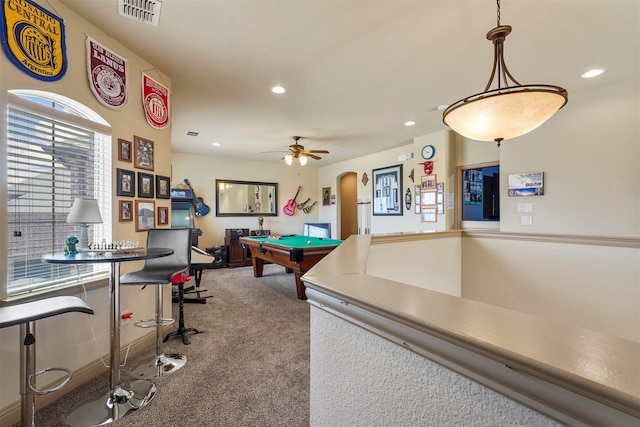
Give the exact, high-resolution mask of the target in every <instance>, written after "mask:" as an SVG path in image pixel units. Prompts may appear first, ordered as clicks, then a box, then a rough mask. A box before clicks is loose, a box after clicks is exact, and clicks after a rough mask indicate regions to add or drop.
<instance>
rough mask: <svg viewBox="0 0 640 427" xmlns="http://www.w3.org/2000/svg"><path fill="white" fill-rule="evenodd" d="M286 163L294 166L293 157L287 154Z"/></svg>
mask: <svg viewBox="0 0 640 427" xmlns="http://www.w3.org/2000/svg"><path fill="white" fill-rule="evenodd" d="M284 161H285V162H286V163H287V164H288V165H289V166H291V165H292V164H293V156H292V155H291V154H286V155H285V156H284Z"/></svg>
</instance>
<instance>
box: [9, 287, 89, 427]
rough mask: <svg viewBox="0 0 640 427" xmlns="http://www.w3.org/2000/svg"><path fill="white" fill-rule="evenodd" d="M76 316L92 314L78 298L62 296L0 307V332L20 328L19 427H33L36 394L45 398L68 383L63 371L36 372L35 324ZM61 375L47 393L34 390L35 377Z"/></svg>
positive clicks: (68, 372)
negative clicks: (63, 376) (66, 316)
mask: <svg viewBox="0 0 640 427" xmlns="http://www.w3.org/2000/svg"><path fill="white" fill-rule="evenodd" d="M71 312H79V313H86V314H93V310H92V309H91V308H90V307H89V306H88V305H87V303H85V302H84V301H83V300H82V299H81V298H78V297H71V296H62V297H52V298H45V299H41V300H37V301H30V302H25V303H22V304H16V305H10V306H5V307H0V328H8V327H10V326H15V325H20V343H21V345H22V346H21V347H20V396H21V398H20V399H21V400H20V403H21V405H20V419H21V422H20V425H21V426H22V427H27V426H33V425H34V415H35V407H36V394H47V393H51V392H54V391H57V390H60V389H61V388H62V387H64V386H65V384H67V382H69V380H70V379H71V370H69V369H66V368H47V369H44V370H42V371H38V372H36V337H35V335H36V320H40V319H44V318H46V317H51V316H57V315H59V314H64V313H71ZM51 371H62V372H66V377H65V378H64V379H62V380H60V383H59V384H57V385H55V386H53V387H51V388H49V389H47V390H39V389H37V388H36V377H37V376H38V375H40V374H43V373H45V372H51Z"/></svg>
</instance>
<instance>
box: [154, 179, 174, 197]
mask: <svg viewBox="0 0 640 427" xmlns="http://www.w3.org/2000/svg"><path fill="white" fill-rule="evenodd" d="M170 187H171V178H169V177H168V176H162V175H156V198H157V199H170V198H171V188H170Z"/></svg>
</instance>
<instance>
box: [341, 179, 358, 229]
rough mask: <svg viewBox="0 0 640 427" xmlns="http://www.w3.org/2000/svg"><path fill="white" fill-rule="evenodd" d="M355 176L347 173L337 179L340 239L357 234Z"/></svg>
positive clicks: (356, 188) (356, 186) (356, 189)
mask: <svg viewBox="0 0 640 427" xmlns="http://www.w3.org/2000/svg"><path fill="white" fill-rule="evenodd" d="M357 177H358V176H357V174H356V173H355V172H347V173H345V174H343V175H341V176H340V177H338V188H339V191H338V197H339V201H338V210H339V215H338V222H339V230H340V239H346V238H347V237H349V236H351V235H352V234H358V185H357Z"/></svg>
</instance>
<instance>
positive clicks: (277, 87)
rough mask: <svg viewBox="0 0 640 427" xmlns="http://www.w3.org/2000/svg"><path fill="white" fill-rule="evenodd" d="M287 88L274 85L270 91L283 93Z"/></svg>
mask: <svg viewBox="0 0 640 427" xmlns="http://www.w3.org/2000/svg"><path fill="white" fill-rule="evenodd" d="M286 91H287V90H286V89H285V88H283V87H282V86H274V87H272V88H271V92H273V93H285V92H286Z"/></svg>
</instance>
